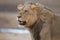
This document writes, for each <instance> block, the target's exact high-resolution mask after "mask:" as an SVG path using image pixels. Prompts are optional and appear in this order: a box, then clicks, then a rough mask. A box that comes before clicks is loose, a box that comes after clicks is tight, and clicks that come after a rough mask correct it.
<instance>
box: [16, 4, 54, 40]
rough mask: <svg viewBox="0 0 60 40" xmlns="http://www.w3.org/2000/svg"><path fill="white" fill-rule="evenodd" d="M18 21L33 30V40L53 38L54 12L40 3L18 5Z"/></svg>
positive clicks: (49, 39)
mask: <svg viewBox="0 0 60 40" xmlns="http://www.w3.org/2000/svg"><path fill="white" fill-rule="evenodd" d="M17 8H18V10H19V14H18V22H19V25H23V26H24V27H25V28H28V29H29V31H30V32H31V37H32V40H51V27H52V24H53V21H54V14H53V12H52V11H51V10H49V9H48V8H46V7H43V6H42V5H40V4H38V3H27V4H24V5H19V6H18V7H17Z"/></svg>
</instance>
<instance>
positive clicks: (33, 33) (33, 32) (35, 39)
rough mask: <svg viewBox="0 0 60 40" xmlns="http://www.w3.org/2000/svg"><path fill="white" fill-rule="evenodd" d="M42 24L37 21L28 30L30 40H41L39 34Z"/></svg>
mask: <svg viewBox="0 0 60 40" xmlns="http://www.w3.org/2000/svg"><path fill="white" fill-rule="evenodd" d="M42 25H43V22H42V21H37V22H36V23H35V24H34V25H33V26H32V28H31V29H30V32H31V36H32V40H41V37H40V32H41V29H42Z"/></svg>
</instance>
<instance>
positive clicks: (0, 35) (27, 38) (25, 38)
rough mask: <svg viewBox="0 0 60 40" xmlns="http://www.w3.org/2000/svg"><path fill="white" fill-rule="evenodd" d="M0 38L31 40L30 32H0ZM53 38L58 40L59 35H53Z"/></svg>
mask: <svg viewBox="0 0 60 40" xmlns="http://www.w3.org/2000/svg"><path fill="white" fill-rule="evenodd" d="M0 40H31V37H30V34H12V33H0ZM53 40H60V36H54V37H53Z"/></svg>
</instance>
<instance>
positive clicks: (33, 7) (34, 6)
mask: <svg viewBox="0 0 60 40" xmlns="http://www.w3.org/2000/svg"><path fill="white" fill-rule="evenodd" d="M31 8H32V9H37V8H39V6H37V5H32V6H31Z"/></svg>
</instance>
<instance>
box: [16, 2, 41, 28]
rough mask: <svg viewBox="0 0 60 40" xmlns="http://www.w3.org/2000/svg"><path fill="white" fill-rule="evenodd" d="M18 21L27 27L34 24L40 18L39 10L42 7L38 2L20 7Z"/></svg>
mask: <svg viewBox="0 0 60 40" xmlns="http://www.w3.org/2000/svg"><path fill="white" fill-rule="evenodd" d="M17 8H18V10H19V13H18V22H19V24H20V25H23V26H25V27H30V26H32V25H33V24H34V23H35V22H36V21H37V20H38V19H39V12H40V10H41V9H39V8H40V6H39V5H37V4H30V3H29V4H25V5H19V6H18V7H17Z"/></svg>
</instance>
